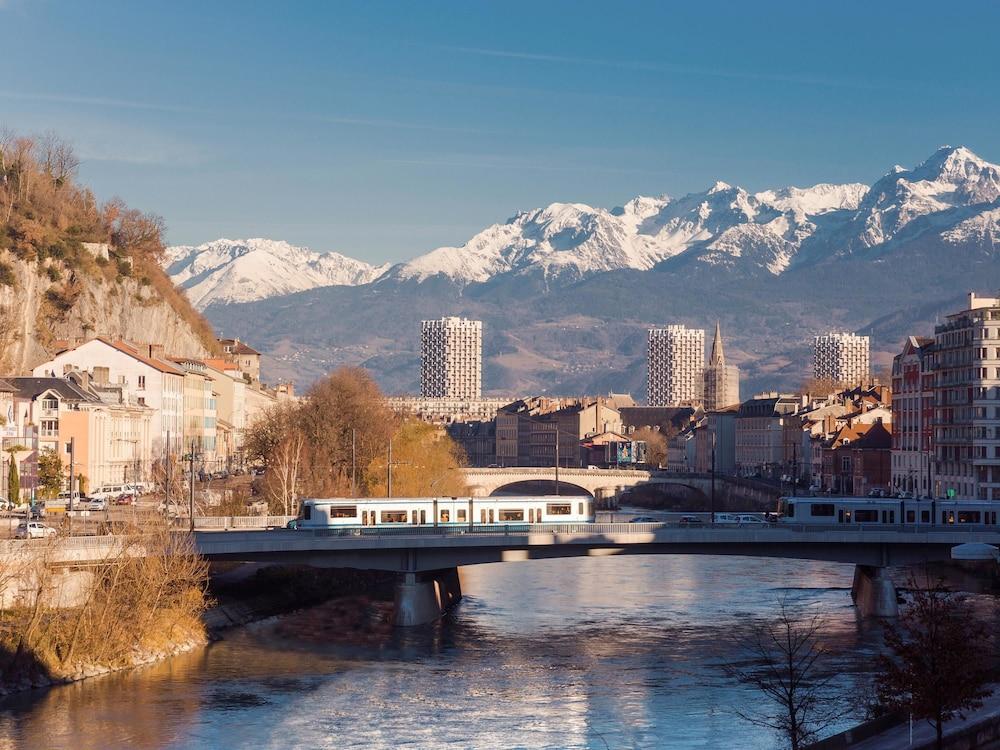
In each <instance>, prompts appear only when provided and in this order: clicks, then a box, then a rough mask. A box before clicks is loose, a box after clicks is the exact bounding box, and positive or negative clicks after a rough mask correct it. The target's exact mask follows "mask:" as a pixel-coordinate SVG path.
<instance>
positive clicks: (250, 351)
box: [219, 339, 260, 383]
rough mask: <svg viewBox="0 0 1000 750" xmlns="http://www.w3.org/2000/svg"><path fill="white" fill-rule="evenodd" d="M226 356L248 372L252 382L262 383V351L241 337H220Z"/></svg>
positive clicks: (248, 377) (242, 370)
mask: <svg viewBox="0 0 1000 750" xmlns="http://www.w3.org/2000/svg"><path fill="white" fill-rule="evenodd" d="M219 345H220V346H222V351H223V353H225V355H226V358H227V359H228V360H229V361H230V362H232V363H233V364H235V365H236V366H237V367H239V368H240V371H241V372H243V373H245V374H246V378H247V380H249V381H250V382H251V383H260V352H259V351H257V350H256V349H254V348H253V347H251V346H247V345H246V343H245V342H243V341H240V340H239V339H219Z"/></svg>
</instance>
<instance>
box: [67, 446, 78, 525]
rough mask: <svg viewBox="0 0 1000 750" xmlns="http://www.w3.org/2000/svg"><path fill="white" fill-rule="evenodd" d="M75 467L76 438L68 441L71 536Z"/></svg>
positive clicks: (68, 516)
mask: <svg viewBox="0 0 1000 750" xmlns="http://www.w3.org/2000/svg"><path fill="white" fill-rule="evenodd" d="M75 465H76V438H72V437H71V438H70V439H69V513H68V514H67V518H68V519H69V533H70V536H72V535H73V494H74V490H75V486H76V474H75V473H74V472H73V467H74V466H75Z"/></svg>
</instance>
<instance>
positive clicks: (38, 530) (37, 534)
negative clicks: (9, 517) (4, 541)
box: [14, 521, 56, 539]
mask: <svg viewBox="0 0 1000 750" xmlns="http://www.w3.org/2000/svg"><path fill="white" fill-rule="evenodd" d="M55 535H56V530H55V529H53V528H52V527H51V526H46V525H45V524H44V523H39V522H38V521H28V522H27V523H25V522H22V523H19V524H18V525H17V530H16V531H15V532H14V538H15V539H44V538H45V537H49V536H55Z"/></svg>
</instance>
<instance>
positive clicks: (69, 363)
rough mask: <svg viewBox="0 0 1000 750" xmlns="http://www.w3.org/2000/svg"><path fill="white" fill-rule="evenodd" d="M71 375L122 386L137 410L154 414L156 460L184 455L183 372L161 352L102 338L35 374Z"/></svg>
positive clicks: (151, 346)
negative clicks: (146, 409)
mask: <svg viewBox="0 0 1000 750" xmlns="http://www.w3.org/2000/svg"><path fill="white" fill-rule="evenodd" d="M73 370H78V371H81V372H89V373H92V374H93V377H94V378H95V379H100V380H101V381H104V382H108V383H112V384H117V385H122V386H124V387H125V388H126V389H127V390H128V392H129V394H131V395H132V396H133V397H134V398H135V400H136V403H137V404H138V405H139V406H147V407H149V408H150V409H151V410H152V415H153V416H152V424H151V426H150V434H151V436H152V446H151V450H152V455H153V457H154V458H161V457H162V456H163V455H165V453H166V452H167V451H168V450H169V451H170V452H172V453H174V454H177V453H180V452H181V451H182V445H181V444H182V442H183V439H184V425H183V417H184V370H183V369H181V368H180V367H178V366H177V365H176V364H174V363H172V362H170V361H169V360H167V359H166V358H165V357H164V354H163V347H162V346H160V345H158V344H147V345H144V346H138V345H132V344H128V343H126V342H124V341H113V340H111V339H106V338H101V337H98V338H94V339H90V340H89V341H86V342H84V343H82V344H80V345H79V346H75V347H73V348H71V349H66V350H64V351H62V352H60V353H59V354H57V355H56V356H55V357H53V358H52V359H50V360H49V361H48V362H43V363H42V364H40V365H38V366H37V367H35V368H34V370H33V371H32V374H33V375H35V376H36V377H56V378H58V377H62V376H63V375H64V374H66V373H69V372H72V371H73ZM168 439H169V445H168Z"/></svg>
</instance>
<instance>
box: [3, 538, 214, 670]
mask: <svg viewBox="0 0 1000 750" xmlns="http://www.w3.org/2000/svg"><path fill="white" fill-rule="evenodd" d="M118 540H119V545H118V547H117V548H116V549H115V551H114V552H113V553H112V554H111V555H110V556H109V557H108V558H107V560H106V562H105V564H103V565H100V566H95V567H92V568H85V569H81V570H65V569H57V568H54V567H53V565H52V564H51V562H52V557H53V553H54V551H55V550H56V549H57V548H58V545H59V543H60V540H59V538H58V537H56V538H55V539H53V540H51V541H49V542H48V543H47V544H44V545H39V546H34V545H32V546H31V547H29V548H27V549H26V550H24V551H22V552H21V553H19V554H18V557H17V559H16V560H15V561H14V562H13V563H9V564H8V565H6V566H5V567H4V569H3V570H2V571H0V687H4V686H7V687H9V686H11V685H18V684H22V683H24V682H25V681H26V680H27V681H31V682H36V683H45V682H48V681H62V680H68V679H74V678H79V677H82V676H87V675H88V674H92V673H97V672H102V671H109V670H112V669H119V668H122V667H127V666H131V665H133V664H138V663H142V662H145V661H149V659H150V656H151V655H154V654H159V653H164V654H165V653H170V652H173V651H174V650H175V649H176V647H177V644H179V643H189V642H193V641H201V640H204V638H205V632H204V626H203V625H202V621H201V614H202V612H203V611H204V609H205V607H206V604H207V597H206V582H207V572H208V566H207V563H205V562H204V560H202V559H201V558H200V557H198V556H197V555H195V554H194V548H193V545H192V540H191V538H190V537H189V536H187V535H186V534H178V533H175V532H172V531H171V530H170V529H169V528H168V527H167V526H166V525H165V524H162V523H161V524H159V525H157V526H153V527H146V528H144V529H143V532H142V533H133V534H125V535H121V536H120V537H118Z"/></svg>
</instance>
